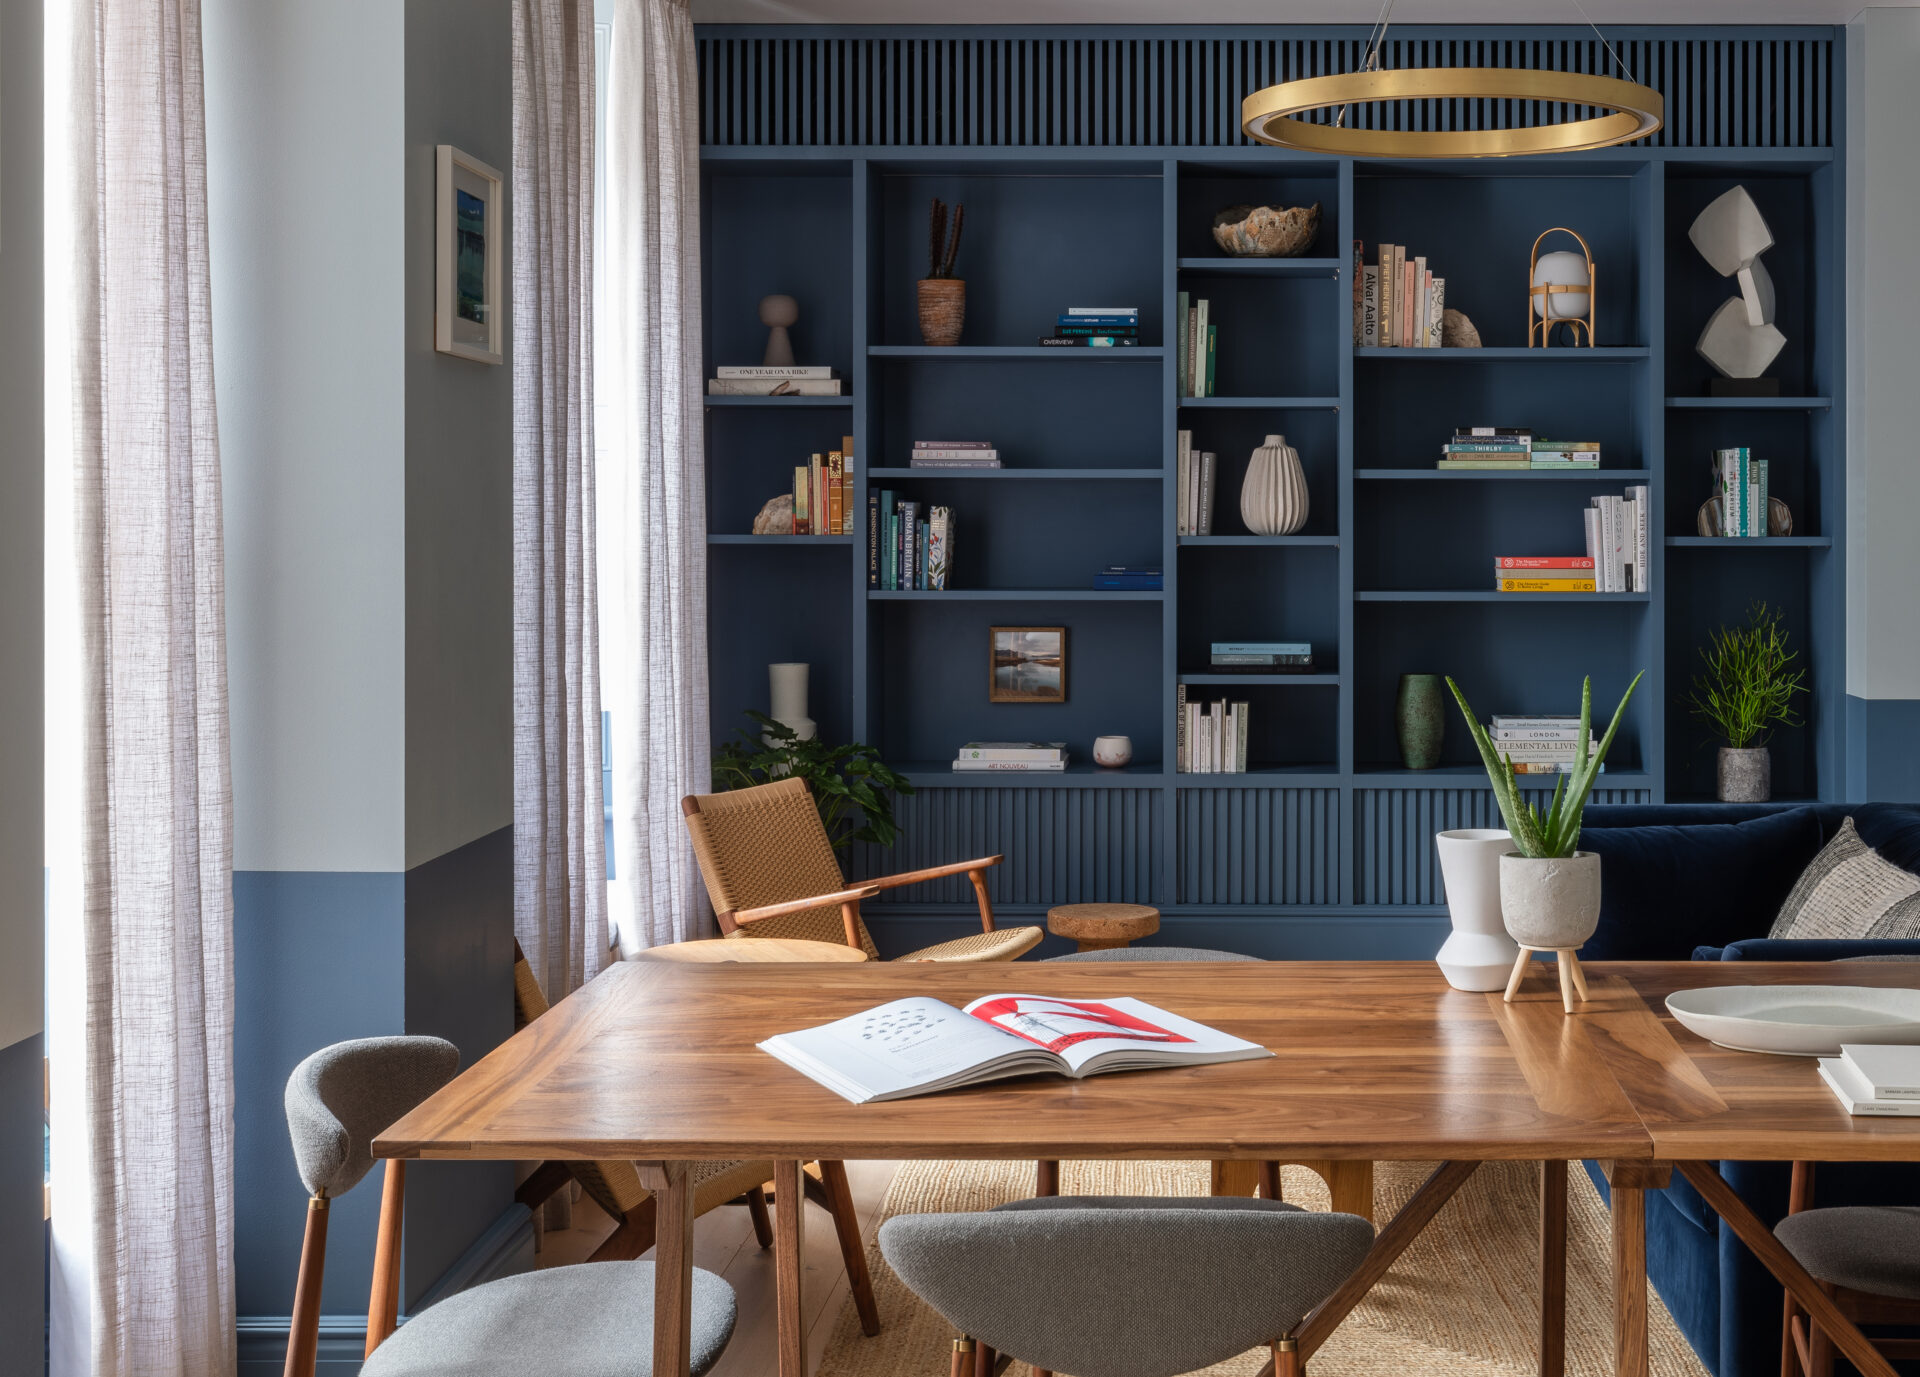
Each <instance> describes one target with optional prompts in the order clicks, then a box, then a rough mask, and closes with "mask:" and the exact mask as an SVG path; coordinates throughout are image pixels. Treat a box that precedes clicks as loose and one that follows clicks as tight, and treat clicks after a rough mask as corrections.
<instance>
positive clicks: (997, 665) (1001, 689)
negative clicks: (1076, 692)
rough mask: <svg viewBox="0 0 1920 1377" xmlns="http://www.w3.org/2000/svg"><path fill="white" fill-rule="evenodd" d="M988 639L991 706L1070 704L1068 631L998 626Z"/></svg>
mask: <svg viewBox="0 0 1920 1377" xmlns="http://www.w3.org/2000/svg"><path fill="white" fill-rule="evenodd" d="M989 635H990V637H991V645H990V647H989V651H988V655H987V701H988V702H989V703H1064V702H1066V701H1067V629H1066V627H1064V626H996V627H991V628H989Z"/></svg>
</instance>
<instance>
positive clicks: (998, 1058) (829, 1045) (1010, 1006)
mask: <svg viewBox="0 0 1920 1377" xmlns="http://www.w3.org/2000/svg"><path fill="white" fill-rule="evenodd" d="M759 1046H760V1050H761V1051H763V1052H766V1053H768V1054H769V1055H771V1056H774V1057H778V1058H779V1059H780V1060H781V1061H783V1062H785V1063H786V1064H787V1065H788V1066H791V1067H792V1068H793V1069H794V1070H796V1071H798V1072H800V1073H801V1074H802V1075H804V1076H808V1077H810V1078H812V1079H813V1080H815V1081H818V1082H819V1083H820V1084H821V1085H824V1086H825V1087H826V1088H827V1089H829V1090H831V1091H833V1092H834V1093H835V1094H836V1095H839V1096H840V1097H841V1098H843V1099H846V1100H850V1101H852V1102H853V1103H854V1104H872V1103H874V1102H876V1101H879V1100H902V1099H906V1098H908V1097H909V1096H912V1095H928V1094H932V1093H933V1092H934V1091H937V1090H951V1089H953V1088H955V1087H957V1086H963V1085H978V1084H980V1083H981V1082H983V1081H997V1080H1003V1079H1005V1078H1007V1077H1009V1076H1031V1075H1035V1074H1038V1073H1040V1072H1053V1073H1054V1074H1056V1075H1061V1076H1068V1077H1071V1078H1073V1079H1075V1080H1079V1079H1082V1078H1084V1077H1087V1076H1098V1075H1101V1074H1102V1073H1104V1072H1108V1071H1142V1070H1147V1069H1150V1068H1153V1067H1172V1066H1206V1065H1210V1064H1213V1063H1216V1062H1229V1061H1249V1060H1252V1059H1254V1058H1256V1057H1270V1056H1272V1055H1273V1053H1271V1052H1269V1051H1268V1050H1267V1049H1266V1048H1264V1047H1262V1046H1260V1045H1259V1044H1258V1043H1255V1042H1247V1041H1245V1040H1244V1039H1242V1038H1237V1037H1234V1036H1232V1035H1231V1034H1228V1033H1223V1032H1221V1031H1220V1030H1219V1029H1218V1028H1209V1027H1208V1026H1207V1025H1206V1024H1204V1023H1195V1022H1194V1021H1193V1020H1191V1019H1185V1018H1182V1017H1180V1015H1178V1014H1174V1013H1169V1012H1167V1011H1166V1010H1165V1009H1161V1008H1157V1007H1155V1006H1154V1005H1152V1004H1148V1003H1146V1002H1145V1001H1144V1000H1139V999H1131V998H1126V997H1115V998H1107V999H1058V998H1055V997H1053V996H1051V995H1031V994H992V995H986V996H983V997H982V998H980V999H976V1000H974V1001H973V1002H972V1003H971V1004H969V1005H967V1006H966V1007H965V1008H963V1009H956V1008H954V1007H953V1006H952V1005H951V1004H947V1003H944V1002H942V1001H941V1000H938V999H931V998H927V997H925V996H916V997H914V998H911V999H896V1000H894V1001H892V1002H891V1003H888V1004H881V1005H878V1006H877V1007H875V1008H872V1009H867V1010H864V1011H862V1012H860V1013H857V1014H853V1015H850V1016H849V1017H847V1018H843V1019H838V1020H836V1021H835V1022H832V1023H823V1024H821V1025H820V1026H819V1027H818V1028H806V1029H802V1030H801V1031H799V1032H797V1033H782V1034H780V1035H779V1036H777V1037H771V1038H768V1039H767V1040H766V1041H765V1042H763V1043H761V1044H759Z"/></svg>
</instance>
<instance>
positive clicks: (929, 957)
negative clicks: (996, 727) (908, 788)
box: [680, 779, 1041, 961]
mask: <svg viewBox="0 0 1920 1377" xmlns="http://www.w3.org/2000/svg"><path fill="white" fill-rule="evenodd" d="M680 807H681V810H682V811H683V812H684V813H685V814H686V817H687V831H688V832H689V833H690V834H692V837H693V854H694V855H695V857H697V858H698V860H699V862H700V874H701V875H702V876H703V877H705V879H706V882H707V894H708V896H709V897H710V898H711V899H712V900H713V909H714V913H715V914H716V915H717V916H718V917H719V920H720V930H721V931H722V932H724V933H725V934H726V935H727V936H729V937H798V938H802V939H805V940H808V941H813V942H844V943H846V944H847V945H848V946H850V947H859V948H860V949H861V950H862V951H864V952H866V954H867V956H868V957H869V958H870V959H872V960H875V961H877V960H879V959H880V953H879V950H878V949H877V948H876V947H875V946H874V945H873V938H872V936H871V935H869V933H868V932H867V925H866V923H865V922H863V921H862V920H861V917H860V904H861V902H862V901H863V900H866V899H871V898H873V897H874V896H876V895H877V894H879V893H880V892H881V891H882V890H886V889H895V888H898V887H899V886H901V885H913V884H919V883H921V882H922V881H925V880H938V879H943V878H945V877H946V876H949V875H965V876H966V877H967V878H968V879H969V880H971V881H972V882H973V892H974V894H975V895H976V896H977V897H978V899H979V902H980V927H981V931H980V932H979V933H978V934H977V935H975V936H972V937H960V938H956V939H955V940H953V941H951V942H941V943H938V944H936V945H934V946H931V947H922V948H921V949H920V950H919V951H916V952H909V953H908V954H907V955H905V956H903V957H901V958H899V959H900V960H902V961H1011V960H1013V959H1014V958H1015V957H1016V956H1019V955H1021V954H1022V953H1024V952H1028V951H1031V950H1033V948H1034V947H1036V946H1038V945H1039V943H1040V935H1041V934H1040V929H1039V928H1037V927H1021V928H995V927H994V925H993V904H992V902H991V901H990V900H989V899H988V898H987V881H986V871H987V867H988V866H992V865H998V864H1000V857H998V856H983V857H981V858H980V859H979V860H974V861H955V862H953V863H952V864H951V865H936V866H933V867H932V868H930V869H927V870H915V871H911V872H909V873H908V874H905V875H888V876H885V877H884V878H881V879H876V880H862V881H860V883H859V884H857V885H852V886H849V885H848V884H847V881H846V877H845V876H843V875H842V874H841V873H840V862H839V861H838V860H837V859H836V858H835V856H834V854H833V844H832V843H831V842H829V841H828V840H827V829H826V828H825V827H824V826H822V825H821V822H820V812H819V810H818V809H817V808H816V807H815V806H814V802H813V795H812V793H811V792H810V791H809V790H808V788H807V785H806V781H804V780H799V779H782V780H776V781H775V782H774V783H772V784H760V785H756V786H754V787H753V788H751V789H736V790H733V791H732V792H730V793H724V794H691V795H689V796H687V797H686V798H684V799H682V800H681V801H680Z"/></svg>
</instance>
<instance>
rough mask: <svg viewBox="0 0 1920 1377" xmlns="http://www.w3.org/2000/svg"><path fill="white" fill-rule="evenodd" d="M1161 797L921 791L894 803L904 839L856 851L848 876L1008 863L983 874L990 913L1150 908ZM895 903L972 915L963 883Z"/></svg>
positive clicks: (914, 892) (962, 879)
mask: <svg viewBox="0 0 1920 1377" xmlns="http://www.w3.org/2000/svg"><path fill="white" fill-rule="evenodd" d="M1161 798H1162V793H1161V791H1160V790H1158V789H1060V788H1047V789H1021V788H994V787H991V786H978V787H975V786H968V787H966V788H959V789H921V790H920V791H919V792H917V793H915V794H914V795H913V796H912V797H910V798H908V797H902V798H899V799H896V800H895V801H894V806H893V807H894V817H895V819H896V820H897V821H898V822H899V823H900V827H901V831H902V836H901V838H900V841H899V842H898V843H897V844H896V845H895V846H894V847H893V848H892V849H891V850H882V849H880V848H878V847H862V848H860V852H859V854H858V855H855V856H853V857H852V858H851V859H850V861H849V865H848V870H849V873H851V874H853V875H856V876H858V875H886V874H895V873H898V872H900V871H906V870H919V869H922V868H924V867H927V866H934V865H945V864H947V863H948V862H951V861H964V860H970V859H972V858H973V857H975V856H989V855H994V854H996V853H997V854H1001V855H1004V856H1005V857H1006V859H1005V860H1004V861H1002V862H1001V863H1000V864H999V865H997V866H995V867H993V869H991V870H989V871H988V872H987V892H988V893H989V894H990V895H991V896H992V898H993V901H994V903H996V904H1034V905H1051V904H1072V903H1083V902H1091V901H1094V900H1109V901H1112V902H1116V903H1141V904H1150V903H1153V902H1155V899H1154V896H1155V895H1156V894H1158V893H1159V892H1160V883H1159V873H1158V872H1159V868H1160V854H1161V846H1160V827H1161V821H1162V819H1161V815H1162V812H1163V811H1164V810H1163V807H1162V804H1161ZM897 895H898V900H899V902H901V903H913V904H961V905H965V906H968V907H971V906H972V904H973V902H974V899H973V888H972V886H971V885H970V884H968V882H967V878H966V876H964V875H959V876H955V877H954V878H952V879H950V880H935V881H932V882H931V883H928V884H924V885H915V886H914V887H913V888H911V889H906V890H900V891H897Z"/></svg>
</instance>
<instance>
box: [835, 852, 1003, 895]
mask: <svg viewBox="0 0 1920 1377" xmlns="http://www.w3.org/2000/svg"><path fill="white" fill-rule="evenodd" d="M1003 859H1004V857H1000V856H982V857H981V858H980V859H979V860H977V861H954V862H952V863H951V864H949V865H936V866H930V867H928V868H927V869H925V870H909V871H907V872H906V873H905V874H904V875H880V876H876V877H874V878H873V879H869V880H862V881H861V882H860V883H862V884H867V885H872V886H874V887H875V888H877V889H897V888H899V887H900V886H901V885H917V884H920V883H922V882H923V881H926V880H944V879H945V878H946V877H947V876H949V875H964V874H966V873H967V872H968V871H970V870H985V869H986V868H987V867H988V866H990V865H998V864H1000V862H1001V861H1002V860H1003Z"/></svg>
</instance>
